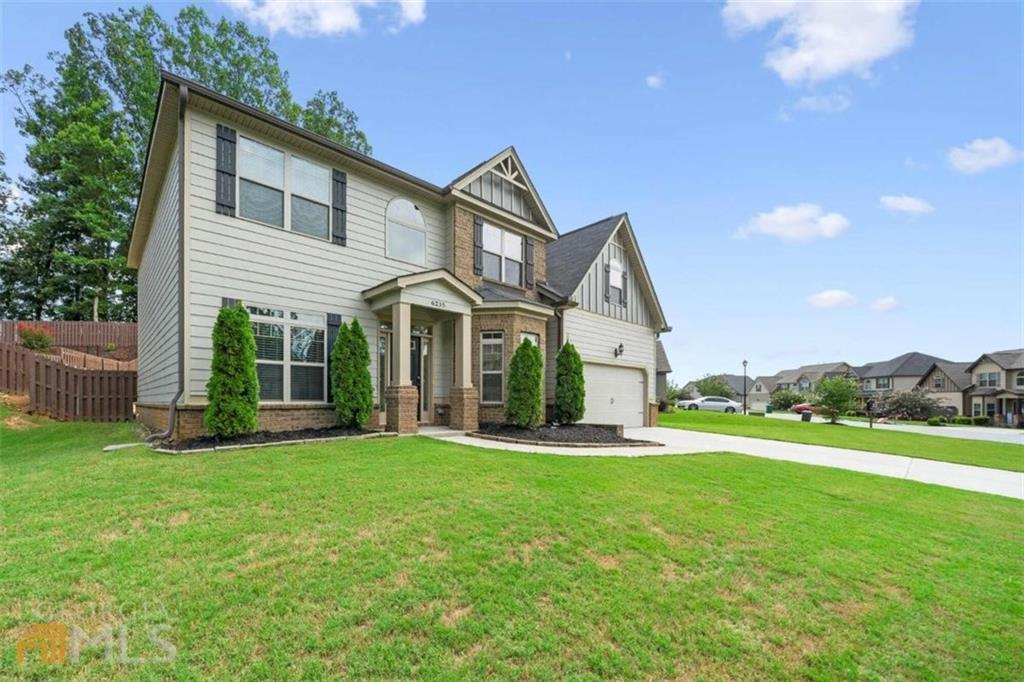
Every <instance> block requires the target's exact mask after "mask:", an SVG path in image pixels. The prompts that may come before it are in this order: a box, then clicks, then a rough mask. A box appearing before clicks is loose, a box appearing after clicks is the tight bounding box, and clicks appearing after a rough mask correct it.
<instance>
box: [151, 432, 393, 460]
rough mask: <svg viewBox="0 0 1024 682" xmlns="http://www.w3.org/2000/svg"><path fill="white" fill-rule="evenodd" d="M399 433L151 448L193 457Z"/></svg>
mask: <svg viewBox="0 0 1024 682" xmlns="http://www.w3.org/2000/svg"><path fill="white" fill-rule="evenodd" d="M397 436H398V434H397V433H391V432H390V431H383V432H381V433H365V434H363V435H361V436H331V437H329V438H300V439H298V440H277V441H274V442H273V443H243V444H241V445H217V446H214V447H212V448H196V449H195V450H172V449H170V448H157V447H153V448H151V449H152V451H153V452H159V453H160V454H162V455H192V454H198V453H201V452H223V451H225V450H248V449H251V448H269V447H273V446H275V445H304V444H306V443H331V442H334V441H339V440H369V439H371V438H396V437H397Z"/></svg>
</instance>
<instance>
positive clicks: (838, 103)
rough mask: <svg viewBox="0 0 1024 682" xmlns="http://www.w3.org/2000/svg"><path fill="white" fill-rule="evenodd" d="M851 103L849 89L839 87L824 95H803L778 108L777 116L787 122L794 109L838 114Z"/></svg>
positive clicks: (791, 117) (791, 116)
mask: <svg viewBox="0 0 1024 682" xmlns="http://www.w3.org/2000/svg"><path fill="white" fill-rule="evenodd" d="M851 104H853V100H852V99H850V91H849V90H848V89H847V88H840V89H838V90H836V91H834V92H831V93H828V94H825V95H805V96H803V97H801V98H800V99H798V100H796V101H795V102H793V103H792V104H787V105H785V106H783V107H782V108H781V109H780V110H779V118H780V119H782V120H783V121H786V122H787V123H788V122H790V121H792V120H793V112H794V111H813V112H816V113H820V114H838V113H840V112H843V111H846V110H847V109H849V108H850V105H851Z"/></svg>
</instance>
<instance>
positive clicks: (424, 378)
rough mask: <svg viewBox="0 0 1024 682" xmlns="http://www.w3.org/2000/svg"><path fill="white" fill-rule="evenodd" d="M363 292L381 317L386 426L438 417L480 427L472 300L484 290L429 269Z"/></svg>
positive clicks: (380, 382) (412, 427) (411, 429)
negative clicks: (474, 373)
mask: <svg viewBox="0 0 1024 682" xmlns="http://www.w3.org/2000/svg"><path fill="white" fill-rule="evenodd" d="M363 299H364V300H365V301H366V303H367V305H369V307H370V310H371V311H372V312H373V313H374V314H375V315H376V316H377V319H378V320H379V328H380V333H379V336H378V344H377V354H378V357H377V363H376V364H377V377H376V378H377V387H378V388H377V390H378V401H379V404H380V408H381V411H382V413H383V414H382V421H383V425H384V427H385V429H386V430H388V431H393V432H395V433H400V434H407V433H416V432H417V431H418V430H419V427H420V425H428V424H438V423H439V424H444V425H447V426H449V427H450V428H451V429H454V430H457V431H473V430H475V429H476V428H477V426H478V402H479V398H478V392H477V388H476V386H475V385H474V383H473V380H472V355H471V353H472V307H473V305H475V304H479V303H480V302H481V297H480V295H479V294H478V293H477V292H476V291H474V290H473V289H472V288H470V287H469V286H468V285H466V284H465V283H464V282H462V281H460V280H459V279H458V278H456V277H455V276H454V275H452V274H451V273H450V272H448V271H447V270H431V271H428V272H422V273H415V274H411V275H404V276H401V277H396V278H394V279H391V280H388V281H386V282H383V283H381V284H379V285H377V286H375V287H373V288H371V289H367V290H366V291H364V292H363ZM448 358H451V366H450V367H449V365H448Z"/></svg>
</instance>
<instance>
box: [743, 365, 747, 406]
mask: <svg viewBox="0 0 1024 682" xmlns="http://www.w3.org/2000/svg"><path fill="white" fill-rule="evenodd" d="M746 413H747V361H746V360H744V361H743V414H746Z"/></svg>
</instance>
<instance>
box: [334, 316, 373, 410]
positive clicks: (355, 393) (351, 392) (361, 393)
mask: <svg viewBox="0 0 1024 682" xmlns="http://www.w3.org/2000/svg"><path fill="white" fill-rule="evenodd" d="M331 390H332V395H333V396H334V413H335V414H336V415H337V417H338V424H340V425H341V426H348V427H350V428H359V427H361V426H363V425H364V424H366V422H368V421H369V420H370V415H371V414H373V380H372V378H371V377H370V345H369V343H368V342H367V340H366V332H364V331H363V326H362V325H361V324H359V320H352V324H351V325H346V324H343V325H341V327H340V328H339V329H338V338H337V339H336V340H335V341H334V347H333V348H332V349H331Z"/></svg>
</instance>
